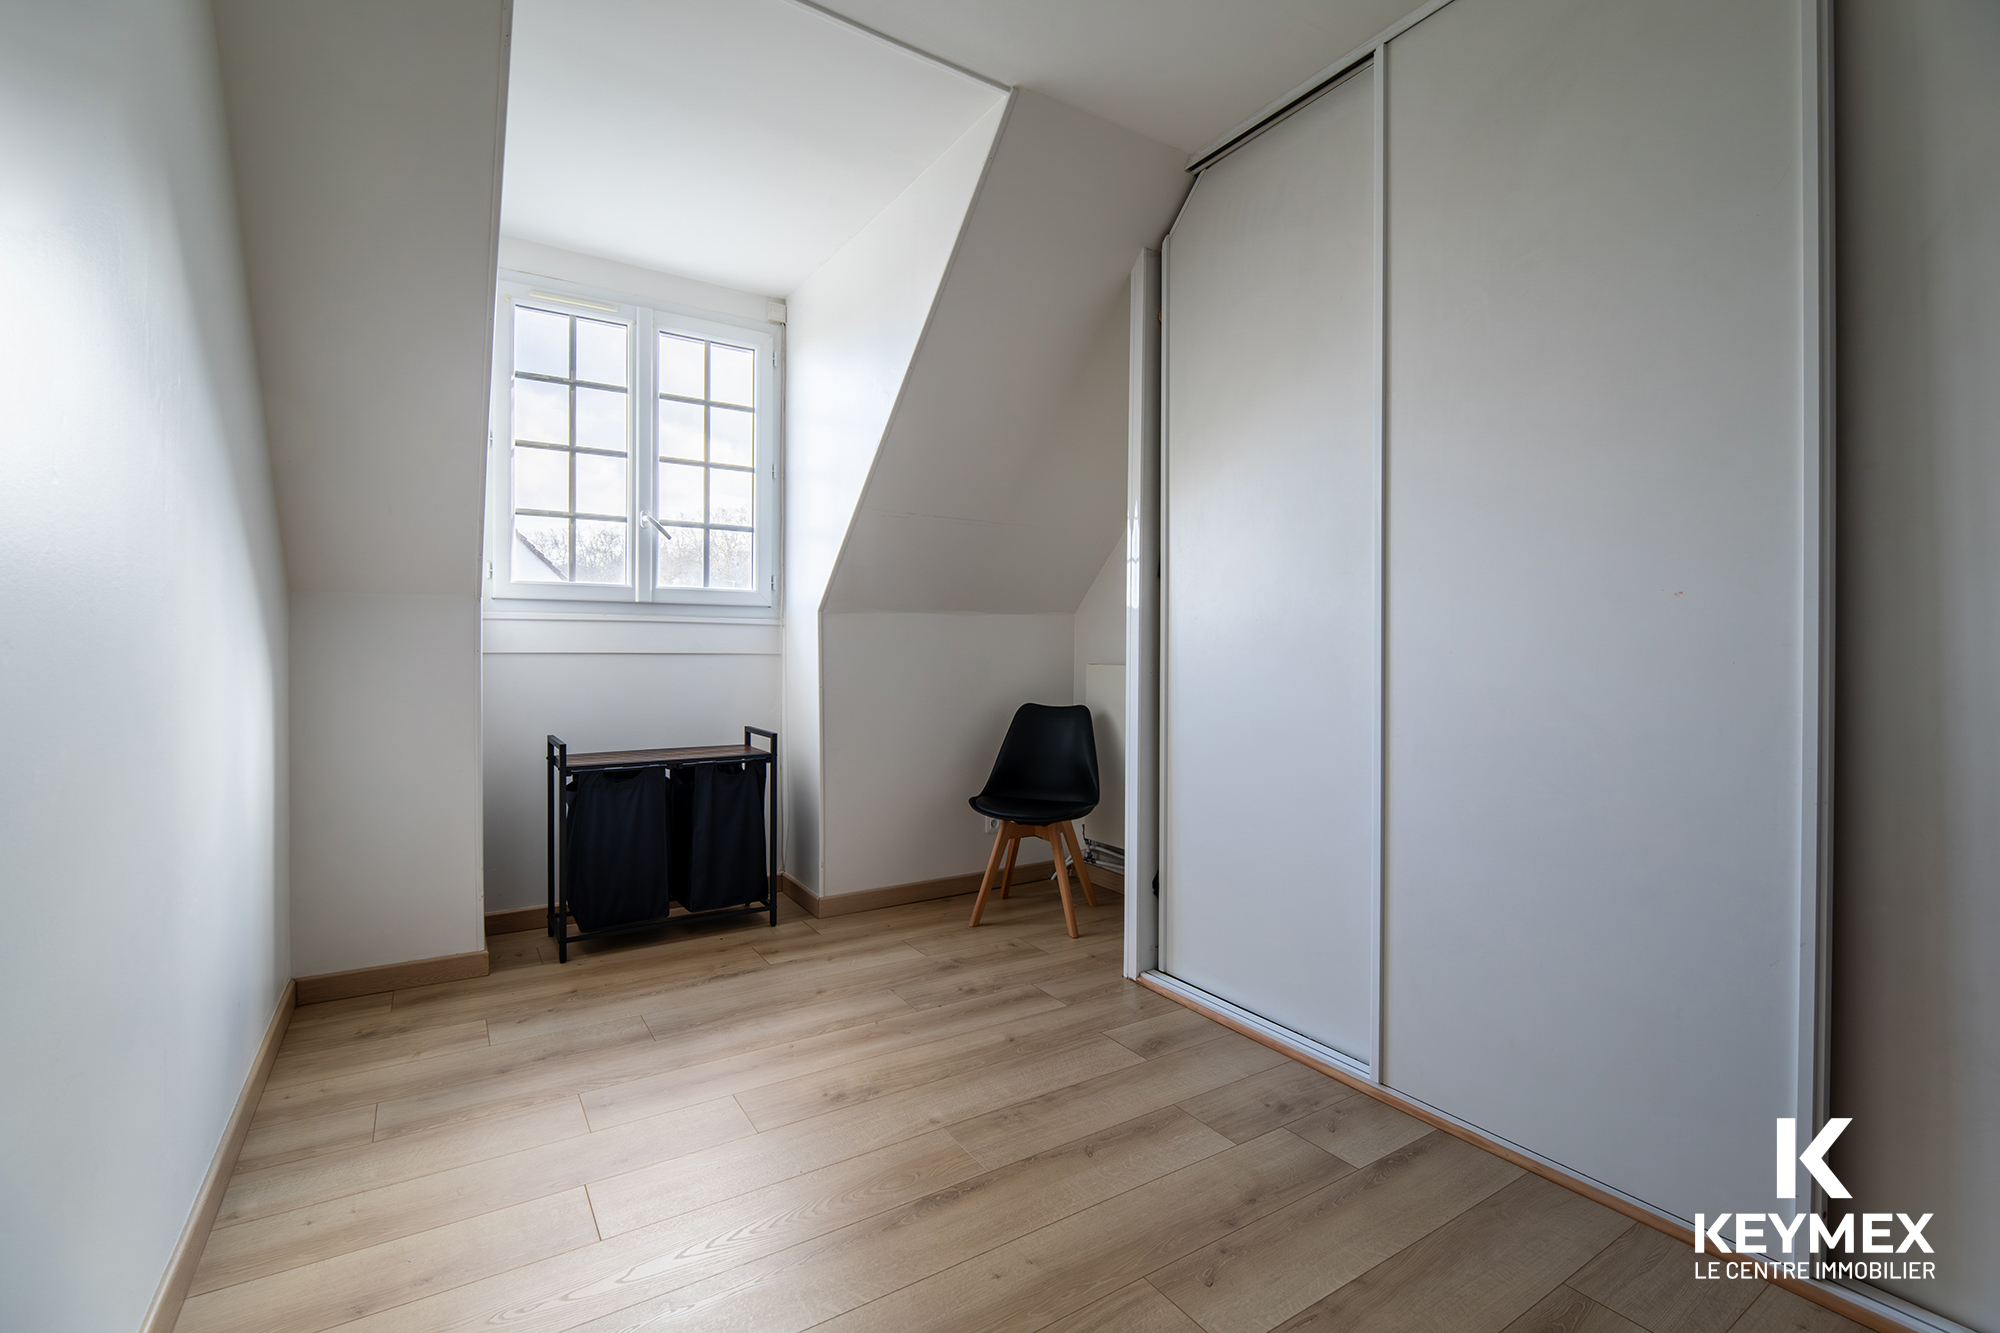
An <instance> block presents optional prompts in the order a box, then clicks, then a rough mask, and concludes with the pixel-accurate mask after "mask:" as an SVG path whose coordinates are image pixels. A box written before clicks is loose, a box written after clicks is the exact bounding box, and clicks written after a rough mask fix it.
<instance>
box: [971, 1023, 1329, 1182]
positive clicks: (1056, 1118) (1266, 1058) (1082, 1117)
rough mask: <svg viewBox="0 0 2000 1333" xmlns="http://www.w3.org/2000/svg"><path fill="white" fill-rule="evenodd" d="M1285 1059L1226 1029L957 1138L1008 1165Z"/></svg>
mask: <svg viewBox="0 0 2000 1333" xmlns="http://www.w3.org/2000/svg"><path fill="white" fill-rule="evenodd" d="M1106 1040H1107V1041H1108V1040H1109V1038H1106ZM1121 1049H1123V1048H1121ZM1280 1062H1284V1063H1290V1062H1289V1061H1286V1060H1285V1057H1284V1056H1282V1055H1279V1054H1278V1053H1277V1052H1276V1051H1274V1050H1272V1049H1271V1048H1270V1047H1268V1046H1260V1045H1258V1044H1257V1043H1256V1042H1254V1041H1251V1040H1250V1039H1249V1038H1248V1037H1240V1036H1238V1035H1237V1034H1235V1033H1234V1032H1229V1031H1223V1032H1221V1033H1219V1034H1218V1035H1217V1036H1216V1038H1215V1039H1214V1040H1213V1041H1208V1042H1204V1043H1202V1044H1201V1045H1199V1046H1191V1047H1188V1048H1187V1049H1186V1050H1181V1051H1175V1052H1174V1053H1173V1054H1171V1055H1163V1056H1160V1057H1158V1058H1157V1059H1153V1060H1144V1061H1141V1062H1140V1063H1138V1064H1135V1065H1131V1066H1129V1067H1127V1068H1125V1069H1120V1070H1114V1071H1112V1072H1111V1073H1107V1074H1101V1075H1099V1076H1098V1077H1096V1078H1092V1079H1085V1080H1082V1081H1080V1082H1076V1083H1072V1084H1069V1085H1066V1086H1064V1087H1060V1088H1057V1089H1055V1090H1054V1091H1051V1092H1045V1093H1043V1094H1042V1095H1041V1096H1039V1097H1031V1098H1028V1099H1026V1100H1023V1101H1019V1102H1016V1103H1014V1104H1013V1105H1011V1106H1007V1107H1003V1108H1001V1109H999V1110H996V1111H990V1112H988V1113H987V1114H985V1115H982V1116H979V1117H977V1118H975V1119H971V1120H967V1121H964V1122H963V1123H961V1124H957V1125H953V1126H952V1127H951V1136H952V1137H953V1138H955V1139H957V1140H958V1141H959V1142H960V1143H961V1144H963V1145H964V1146H965V1150H966V1151H967V1152H969V1153H971V1154H972V1155H973V1156H974V1157H976V1158H978V1159H979V1160H980V1161H981V1162H983V1163H985V1164H986V1165H987V1166H1002V1165H1004V1164H1006V1163H1008V1162H1011V1161H1014V1160H1016V1159H1017V1158H1021V1157H1026V1156H1029V1155H1030V1154H1032V1153H1038V1152H1043V1151H1045V1150H1047V1149H1049V1148H1053V1147H1055V1146H1056V1145H1057V1144H1059V1143H1067V1142H1068V1141H1069V1140H1071V1139H1074V1138H1080V1137H1081V1136H1083V1135H1085V1134H1088V1133H1091V1132H1092V1131H1094V1130H1096V1129H1099V1128H1101V1127H1102V1126H1105V1125H1115V1124H1117V1123H1118V1122H1119V1121H1120V1120H1124V1119H1127V1118H1129V1117H1131V1116H1133V1115H1136V1114H1138V1113H1139V1112H1142V1111H1151V1110H1155V1109H1157V1108H1159V1107H1162V1106H1172V1105H1173V1104H1175V1103H1176V1102H1184V1101H1187V1100H1188V1099H1189V1098H1190V1097H1193V1096H1196V1095H1198V1094H1200V1093H1203V1092H1207V1091H1209V1090H1210V1089H1212V1088H1216V1087H1220V1086H1222V1085H1223V1084H1226V1083H1233V1082H1235V1081H1236V1080H1237V1079H1239V1078H1243V1077H1244V1076H1246V1075H1249V1074H1253V1073H1255V1072H1257V1071H1258V1070H1260V1069H1268V1068H1270V1067H1271V1066H1272V1065H1274V1064H1277V1063H1280ZM1211 1128H1213V1127H1212V1126H1211ZM1343 1169H1344V1168H1343Z"/></svg>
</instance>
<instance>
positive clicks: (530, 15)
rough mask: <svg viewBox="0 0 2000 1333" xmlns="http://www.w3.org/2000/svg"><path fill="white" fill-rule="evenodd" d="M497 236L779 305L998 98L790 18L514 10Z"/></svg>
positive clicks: (614, 6) (647, 1)
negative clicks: (781, 297)
mask: <svg viewBox="0 0 2000 1333" xmlns="http://www.w3.org/2000/svg"><path fill="white" fill-rule="evenodd" d="M513 44H514V53H513V66H512V72H511V76H510V85H509V90H508V106H507V161H506V176H505V189H504V196H503V202H502V209H501V229H502V230H503V231H504V232H506V233H507V234H508V235H511V236H518V237H520V238H522V239H524V240H529V241H537V242H540V243H541V244H544V245H553V246H557V247H560V248H562V249H565V250H572V251H576V252H579V253H582V254H590V255H599V256H602V257H604V258H607V259H615V260H619V261H622V262H624V263H628V264H635V265H638V266H639V267H642V268H648V269H654V270H658V271H662V272H667V273H677V274H682V275H685V276H687V277H693V278H700V279H702V280H704V281H707V282H712V283H717V284H720V285H722V286H725V287H733V288H736V289H738V290H740V291H748V292H756V293H761V294H764V295H773V296H778V295H785V294H788V293H789V292H791V291H792V289H793V288H795V287H797V286H798V285H799V283H801V282H802V281H804V280H805V278H806V277H807V276H808V275H810V274H811V273H812V272H813V271H814V270H815V269H817V268H818V267H819V266H820V265H821V264H822V263H823V262H824V261H825V260H826V259H827V257H828V256H830V255H831V254H832V253H833V252H834V251H835V250H837V249H838V248H839V247H840V246H841V245H842V244H843V243H845V242H846V241H847V240H848V239H849V238H850V237H852V236H853V235H854V234H855V233H856V232H858V231H859V230H860V229H861V228H862V227H863V226H864V225H865V224H866V223H867V222H868V221H869V220H870V219H871V218H873V217H875V215H876V214H878V213H880V212H881V211H882V210H883V209H884V208H885V207H887V206H888V204H889V202H890V201H891V200H893V199H894V198H895V197H896V196H897V195H898V194H900V193H901V192H902V191H903V189H904V188H905V187H906V186H908V185H909V183H910V182H911V181H912V180H914V179H915V178H916V177H917V175H918V173H919V172H921V171H922V170H923V169H924V168H925V167H927V166H929V165H930V164H931V163H932V162H933V161H935V160H936V159H937V157H938V155H939V154H940V153H942V152H943V151H944V150H945V148H946V147H948V146H949V145H950V144H951V142H952V141H953V140H955V139H956V138H958V136H959V135H960V134H962V133H964V132H965V131H966V130H967V129H968V128H970V126H971V125H972V123H973V122H974V121H975V120H977V119H978V118H979V116H980V115H981V114H982V113H984V112H985V111H987V110H989V109H990V108H991V107H992V106H993V104H994V102H995V101H996V100H997V99H998V98H999V97H1000V96H1001V94H1000V93H998V92H997V91H995V90H994V89H992V88H990V87H987V86H986V85H984V84H981V83H979V82H977V81H976V80H973V79H970V78H967V77H965V76H963V75H960V74H956V73H953V72H952V71H950V70H946V69H943V68H941V67H939V66H937V65H935V64H932V63H931V62H929V61H926V60H923V59H921V58H919V57H916V56H913V55H910V54H908V53H906V52H903V51H899V50H897V49H896V48H894V47H893V46H890V45H888V44H887V43H884V42H881V41H879V40H877V39H875V38H873V37H869V36H867V35H865V34H862V33H858V32H856V31H854V30H853V29H852V28H850V27H848V26H847V25H845V24H842V23H840V22H839V21H837V20H835V19H832V18H828V17H826V16H823V15H820V14H815V13H813V12H812V11H810V10H809V9H805V8H802V7H799V6H796V5H792V4H788V3H786V2H785V0H515V4H514V43H513Z"/></svg>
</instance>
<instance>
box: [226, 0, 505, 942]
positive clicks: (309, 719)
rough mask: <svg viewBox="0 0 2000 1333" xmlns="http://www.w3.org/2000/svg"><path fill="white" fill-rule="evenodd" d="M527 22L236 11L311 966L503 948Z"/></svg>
mask: <svg viewBox="0 0 2000 1333" xmlns="http://www.w3.org/2000/svg"><path fill="white" fill-rule="evenodd" d="M505 21H506V4H505V0H431V2H430V3H425V4H422V5H410V4H403V3H399V2H398V0H354V2H352V3H343V4H338V5H312V4H307V3H304V2H303V0H287V2H286V3H269V2H268V0H216V4H215V22H216V35H217V39H218V44H219V47H220V50H221V57H222V72H223V88H224V95H225V100H226V103H227V107H228V116H229V119H228V123H229V134H230V147H231V153H232V157H233V160H234V163H235V168H236V184H237V198H238V207H239V210H240V216H241V220H242V229H243V249H244V264H245V270H246V272H247V274H248V278H249V289H250V301H251V312H252V316H253V319H254V322H255V326H256V332H257V355H258V366H259V370H260V372H261V375H262V382H263V388H264V397H265V404H266V410H267V418H268V424H269V432H270V443H271V454H272V466H273V471H274V474H275V479H276V485H277V497H278V511H279V516H280V519H281V521H282V523H283V526H284V541H285V559H286V569H287V573H288V576H289V583H290V588H291V592H292V595H293V608H292V633H293V644H294V647H293V655H292V660H293V680H292V695H291V707H292V725H293V736H294V737H295V743H294V745H293V747H292V753H291V767H292V774H293V781H294V783H295V786H296V787H297V789H298V790H299V792H300V796H299V798H298V799H297V800H296V801H295V803H294V807H293V822H292V828H293V834H294V840H293V855H292V864H291V876H292V895H293V902H294V913H295V954H296V956H295V959H294V962H295V966H296V967H297V969H298V971H299V972H300V973H301V974H302V975H310V974H313V973H316V972H326V971H339V970H344V969H347V968H355V967H367V966H372V965H375V964H380V963H390V962H397V961H401V960H405V959H412V958H423V957H432V956H436V955H440V954H453V953H460V952H465V951H468V950H474V949H478V948H481V947H483V946H482V934H481V923H480V864H479V861H480V840H479V775H480V758H479V639H478V615H477V599H478V596H479V579H478V570H479V549H480V533H481V522H480V512H481V490H482V480H481V478H482V464H483V456H484V448H485V439H486V415H487V380H486V375H487V359H488V354H489V348H490V347H491V339H490V335H489V329H490V321H491V318H492V305H493V263H494V259H493V256H494V246H495V243H496V238H497V231H496V227H497V215H498V194H499V166H498V164H499V160H500V126H501V104H502V100H503V98H504V90H505V86H506V54H507V53H506V30H505ZM308 793H309V794H310V795H309V796H308Z"/></svg>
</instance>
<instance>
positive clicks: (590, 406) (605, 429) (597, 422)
mask: <svg viewBox="0 0 2000 1333" xmlns="http://www.w3.org/2000/svg"><path fill="white" fill-rule="evenodd" d="M576 442H577V444H578V445H579V446H581V447H582V448H585V449H616V450H618V452H620V453H623V452H625V395H624V394H622V393H612V392H610V391H609V390H606V389H578V390H577V391H576Z"/></svg>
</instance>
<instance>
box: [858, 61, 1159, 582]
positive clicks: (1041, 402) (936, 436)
mask: <svg viewBox="0 0 2000 1333" xmlns="http://www.w3.org/2000/svg"><path fill="white" fill-rule="evenodd" d="M1183 161H1184V159H1183V156H1182V154H1180V153H1179V152H1177V151H1176V150H1174V149H1171V148H1168V147H1167V146H1166V145H1165V144H1161V143H1156V142H1154V141H1153V140H1151V139H1147V138H1144V137H1142V136H1140V135H1137V134H1133V133H1132V132H1131V131H1129V130H1123V129H1120V128H1118V127H1117V126H1115V125H1112V124H1109V123H1108V122H1106V121H1102V120H1098V119H1097V118H1096V117H1094V116H1089V115H1086V114H1085V113H1083V112H1081V111H1077V110H1075V109H1074V108H1071V107H1067V106H1064V105H1062V104H1061V103H1060V102H1055V101H1052V100H1050V99H1049V98H1046V97H1042V96H1038V95H1037V94H1034V93H1030V92H1017V93H1016V94H1015V95H1014V100H1013V104H1012V106H1011V109H1010V110H1009V112H1008V115H1007V122H1006V124H1005V125H1004V126H1003V127H1002V128H1001V131H1000V137H999V140H998V142H997V143H996V144H995V145H994V151H993V160H992V163H991V165H990V166H989V167H988V168H987V172H986V178H985V179H984V181H982V182H981V184H980V188H979V195H978V198H977V199H975V200H974V202H973V205H972V209H971V212H970V213H969V214H968V215H967V217H966V222H965V235H964V237H963V239H962V240H961V241H960V243H959V246H958V250H957V252H956V253H955V254H954V256H953V259H952V263H951V268H950V270H949V271H948V272H947V273H946V275H945V279H944V283H943V286H942V287H941V289H940V290H939V292H938V298H937V307H936V309H935V310H934V311H933V312H932V314H931V318H930V324H929V327H928V328H927V330H926V331H925V334H924V340H923V344H922V346H921V347H919V348H918V349H917V353H916V355H915V357H913V358H912V360H911V363H910V372H909V376H908V378H907V380H906V381H905V383H904V385H903V388H902V393H901V395H900V397H899V398H898V400H897V403H896V410H895V415H894V417H893V418H892V419H891V421H890V423H889V425H888V429H887V430H886V432H885V433H884V435H883V439H882V446H881V449H880V451H879V452H878V454H877V456H876V459H875V463H874V467H873V469H872V471H871V472H870V473H869V476H868V484H867V487H866V488H865V490H864V491H863V492H862V495H861V499H860V502H859V506H858V508H857V509H856V511H855V514H854V521H853V524H852V526H851V527H850V529H849V531H848V533H847V537H846V540H845V542H844V543H843V544H842V546H841V551H840V559H839V562H838V565H837V568H836V569H835V571H834V574H833V577H832V579H831V580H830V581H829V584H828V588H827V595H826V601H825V603H824V606H825V609H826V610H828V611H950V612H957V611H989V612H1008V613H1018V612H1039V611H1055V610H1062V611H1074V610H1075V609H1076V605H1077V603H1078V601H1079V600H1081V599H1082V597H1083V593H1084V590H1085V589H1086V588H1088V587H1089V586H1090V581H1091V579H1093V578H1094V577H1096V575H1097V571H1098V567H1099V564H1100V563H1101V562H1102V560H1103V559H1104V552H1105V549H1106V548H1107V547H1108V546H1109V545H1110V544H1111V543H1112V542H1113V541H1115V540H1117V538H1118V535H1119V531H1120V528H1121V526H1122V523H1121V514H1122V512H1123V504H1124V493H1125V388H1126V380H1125V361H1126V355H1127V349H1126V343H1127V341H1128V330H1129V324H1128V318H1129V316H1128V312H1127V310H1126V294H1127V291H1128V288H1129V273H1128V270H1129V269H1130V268H1131V264H1132V255H1133V253H1134V252H1135V251H1137V250H1138V249H1140V248H1141V247H1142V246H1147V245H1153V244H1157V243H1158V241H1159V239H1160V237H1161V235H1162V234H1163V233H1164V232H1165V231H1166V229H1167V226H1168V224H1169V223H1171V222H1172V221H1173V216H1174V210H1175V209H1177V208H1178V207H1179V206H1180V202H1181V200H1182V198H1184V197H1185V195H1186V194H1187V188H1188V182H1189V179H1190V178H1189V177H1188V175H1187V174H1186V172H1185V171H1184V170H1183V169H1182V166H1183Z"/></svg>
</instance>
